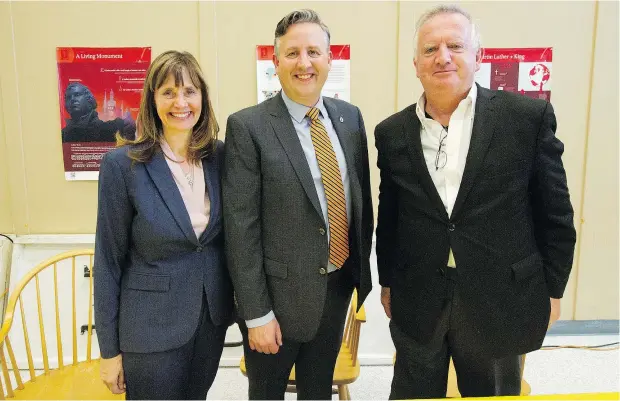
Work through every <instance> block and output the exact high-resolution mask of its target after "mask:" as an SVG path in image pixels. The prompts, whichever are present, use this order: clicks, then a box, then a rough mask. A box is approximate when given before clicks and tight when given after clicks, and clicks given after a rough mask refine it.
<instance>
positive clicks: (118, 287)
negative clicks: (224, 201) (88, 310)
mask: <svg viewBox="0 0 620 401" xmlns="http://www.w3.org/2000/svg"><path fill="white" fill-rule="evenodd" d="M128 150H129V147H127V146H124V147H120V148H117V149H114V150H112V151H110V152H108V153H106V154H105V156H104V158H103V160H102V162H101V168H100V172H99V204H98V212H97V231H96V237H95V264H94V269H93V271H94V286H95V320H96V326H97V338H98V340H99V348H100V350H101V356H102V357H104V358H110V357H113V356H115V355H118V354H119V353H120V352H141V353H146V352H161V351H166V350H170V349H174V348H178V347H180V346H182V345H184V344H186V343H187V342H188V341H189V340H190V338H191V337H192V335H193V334H194V333H195V331H196V328H197V327H198V321H199V317H200V311H201V305H202V298H203V292H204V293H206V299H207V304H208V308H209V312H210V316H211V320H212V321H213V323H214V324H216V325H222V324H226V325H228V324H230V323H231V322H232V321H233V320H234V307H233V303H234V301H233V299H234V298H233V290H232V285H231V282H230V277H229V275H228V271H227V269H226V266H225V258H224V254H223V234H222V213H221V210H222V205H221V193H220V182H219V181H220V179H219V177H220V161H221V160H222V150H223V144H222V142H220V141H218V144H217V150H216V152H215V153H214V154H213V155H211V156H210V157H209V158H205V159H203V160H202V165H203V169H204V176H205V187H206V188H207V191H208V195H209V198H210V201H211V215H210V217H209V223H208V225H207V227H206V230H205V231H204V232H203V233H202V235H201V236H200V238H196V234H195V232H194V230H193V228H192V224H191V221H190V218H189V214H188V213H187V209H186V208H185V204H184V203H183V199H182V197H181V193H180V192H179V189H178V188H177V185H176V183H175V182H174V179H173V177H172V173H171V172H170V169H169V167H168V165H167V164H166V161H165V159H164V156H163V154H162V153H161V152H156V153H155V154H154V156H153V158H152V159H151V161H149V162H147V163H137V162H133V163H132V160H131V159H130V158H129V157H128V155H127V152H128ZM203 288H204V290H203Z"/></svg>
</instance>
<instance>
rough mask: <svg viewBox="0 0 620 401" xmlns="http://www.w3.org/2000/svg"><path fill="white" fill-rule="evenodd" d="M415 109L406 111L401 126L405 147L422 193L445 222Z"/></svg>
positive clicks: (412, 107)
mask: <svg viewBox="0 0 620 401" xmlns="http://www.w3.org/2000/svg"><path fill="white" fill-rule="evenodd" d="M415 107H416V105H415V104H414V105H412V106H410V107H408V108H407V109H406V116H405V123H404V124H403V132H404V135H405V138H406V142H407V145H408V146H409V156H410V157H411V161H412V162H413V167H414V171H417V176H418V178H419V180H420V185H422V188H424V192H426V195H427V196H428V197H429V198H430V200H431V203H432V204H433V205H434V206H435V207H436V208H437V210H438V211H439V212H440V213H441V216H442V217H444V218H445V219H446V220H447V219H448V213H447V212H446V207H445V206H444V204H443V202H442V201H441V197H440V196H439V192H437V188H436V187H435V183H434V182H433V179H432V178H431V175H430V173H429V172H428V166H427V165H426V161H425V159H424V152H423V150H422V138H421V136H420V120H419V119H418V116H417V115H416V113H415Z"/></svg>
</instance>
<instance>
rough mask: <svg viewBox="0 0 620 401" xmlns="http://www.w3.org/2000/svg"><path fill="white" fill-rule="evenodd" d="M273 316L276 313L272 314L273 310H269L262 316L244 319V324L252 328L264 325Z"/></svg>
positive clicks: (273, 317) (274, 316)
mask: <svg viewBox="0 0 620 401" xmlns="http://www.w3.org/2000/svg"><path fill="white" fill-rule="evenodd" d="M275 318H276V315H274V314H273V311H272V310H271V311H269V313H268V314H266V315H265V316H263V317H257V318H256V319H250V320H246V321H245V325H246V326H248V329H253V328H254V327H260V326H264V325H266V324H267V323H269V322H271V321H272V320H273V319H275Z"/></svg>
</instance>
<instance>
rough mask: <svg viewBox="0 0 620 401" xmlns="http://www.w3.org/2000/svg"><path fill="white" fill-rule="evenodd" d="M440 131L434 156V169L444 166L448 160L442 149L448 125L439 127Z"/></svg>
mask: <svg viewBox="0 0 620 401" xmlns="http://www.w3.org/2000/svg"><path fill="white" fill-rule="evenodd" d="M441 128H442V129H441V133H440V134H439V149H437V156H435V171H437V170H439V169H440V168H444V167H446V163H447V162H448V154H447V153H446V151H445V150H444V147H445V144H444V142H445V141H446V138H448V127H444V126H442V127H441Z"/></svg>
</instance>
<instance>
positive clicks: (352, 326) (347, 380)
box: [239, 291, 366, 400]
mask: <svg viewBox="0 0 620 401" xmlns="http://www.w3.org/2000/svg"><path fill="white" fill-rule="evenodd" d="M356 310H357V291H354V292H353V296H352V298H351V305H350V307H349V313H348V315H347V322H346V325H345V328H344V335H343V338H342V345H341V346H340V351H339V352H338V359H337V360H336V367H335V369H334V379H333V385H334V387H335V388H333V389H332V393H333V394H338V399H340V400H350V399H351V394H350V393H349V386H348V385H349V384H351V383H353V382H354V381H355V380H357V378H358V377H359V375H360V362H359V360H358V358H357V350H358V347H359V340H360V329H361V326H362V323H364V322H366V311H365V309H364V306H363V305H362V307H361V308H360V310H359V312H356ZM239 368H240V369H241V373H243V375H244V376H247V373H246V370H245V357H242V358H241V363H240V364H239ZM288 383H289V385H288V387H287V389H286V391H287V392H289V393H296V392H297V390H296V387H295V366H293V369H291V374H290V376H289V378H288Z"/></svg>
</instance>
